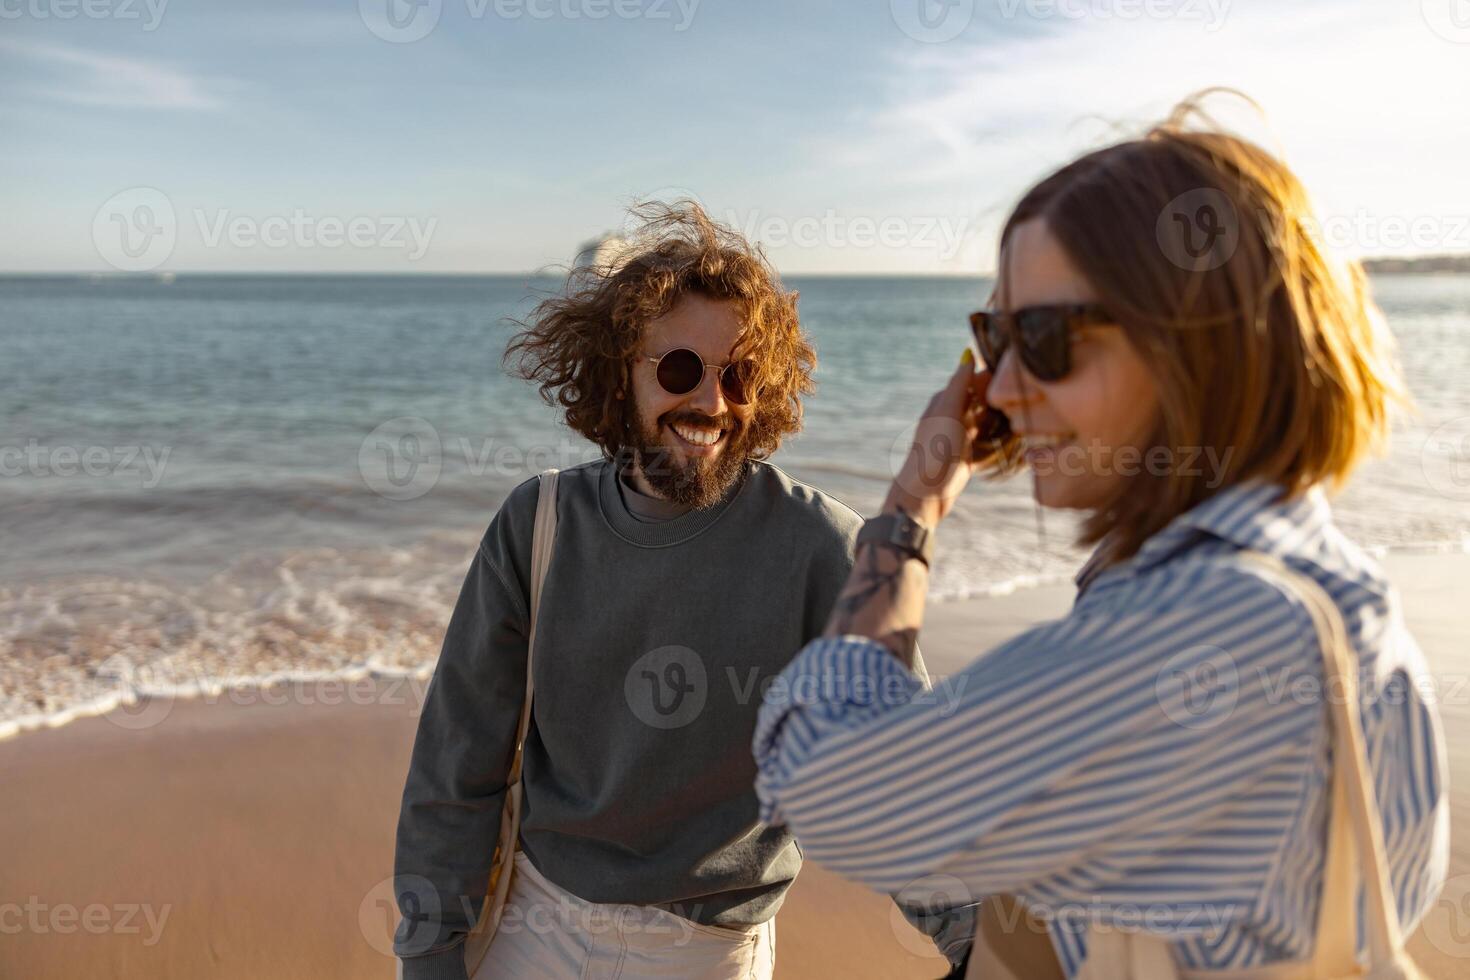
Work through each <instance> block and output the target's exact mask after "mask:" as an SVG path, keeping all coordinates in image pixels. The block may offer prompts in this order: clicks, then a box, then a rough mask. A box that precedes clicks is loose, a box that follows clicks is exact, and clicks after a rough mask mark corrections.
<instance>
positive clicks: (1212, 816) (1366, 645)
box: [754, 483, 1449, 976]
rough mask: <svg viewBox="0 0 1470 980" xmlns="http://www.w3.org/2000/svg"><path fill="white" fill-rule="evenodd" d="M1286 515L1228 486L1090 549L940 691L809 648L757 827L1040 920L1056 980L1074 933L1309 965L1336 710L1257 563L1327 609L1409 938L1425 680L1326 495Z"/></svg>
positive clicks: (1422, 791) (1423, 803)
mask: <svg viewBox="0 0 1470 980" xmlns="http://www.w3.org/2000/svg"><path fill="white" fill-rule="evenodd" d="M1279 495H1280V494H1279V488H1277V487H1275V486H1270V485H1265V484H1260V483H1255V484H1246V485H1242V486H1238V487H1234V488H1229V489H1227V490H1225V491H1222V492H1220V493H1219V494H1217V495H1216V496H1214V497H1212V498H1210V499H1209V500H1207V501H1206V502H1204V503H1203V504H1200V505H1199V506H1197V507H1195V508H1194V509H1192V510H1190V511H1189V512H1187V513H1185V514H1182V515H1180V516H1179V517H1178V518H1176V519H1175V520H1174V521H1173V522H1172V523H1170V524H1169V525H1168V526H1167V527H1166V528H1164V529H1163V530H1161V531H1160V532H1158V533H1157V534H1155V535H1153V536H1152V537H1151V538H1149V539H1148V541H1146V542H1145V543H1144V545H1143V547H1142V548H1141V549H1140V550H1139V552H1138V553H1137V554H1136V555H1134V556H1133V557H1131V558H1129V559H1128V560H1126V561H1124V562H1121V563H1119V564H1117V565H1114V566H1112V567H1109V568H1101V569H1100V568H1099V563H1098V562H1097V560H1096V556H1094V559H1093V560H1092V561H1089V562H1088V564H1087V565H1086V566H1084V568H1083V570H1082V572H1081V573H1080V574H1079V575H1078V577H1077V583H1078V586H1079V593H1078V596H1077V599H1076V601H1075V603H1074V605H1073V607H1072V610H1071V612H1070V613H1069V614H1068V615H1067V616H1066V617H1065V618H1063V619H1060V620H1057V621H1055V622H1050V623H1045V624H1042V625H1040V626H1037V627H1035V628H1034V629H1031V630H1029V631H1027V632H1026V633H1024V634H1022V635H1020V636H1018V637H1016V638H1015V639H1013V640H1011V641H1010V642H1008V643H1005V644H1003V645H1001V646H999V647H997V648H995V649H993V650H991V651H989V652H987V653H985V654H984V655H983V656H981V657H980V658H979V659H978V660H976V661H975V662H974V663H973V664H971V665H970V666H969V667H968V668H966V669H965V670H964V671H961V672H960V673H958V674H955V675H952V676H951V677H949V678H943V679H939V682H938V683H937V684H936V686H935V687H934V688H933V689H929V690H925V689H924V688H923V687H922V685H921V684H920V682H919V680H918V678H917V677H916V676H915V675H913V674H912V673H911V672H910V671H909V670H908V669H906V668H905V667H904V666H903V665H902V664H901V663H900V662H899V661H898V660H897V659H896V658H894V657H893V656H892V655H891V654H890V653H888V652H887V651H886V650H885V649H883V648H882V647H881V646H879V645H878V644H876V643H873V642H872V641H871V640H868V639H866V638H863V637H859V636H843V637H835V638H826V639H819V640H815V641H813V642H812V643H810V644H808V645H807V646H806V647H805V648H804V649H803V650H802V651H801V653H800V654H799V655H798V656H797V657H796V659H795V660H793V661H792V663H791V664H790V665H789V666H788V667H787V668H786V670H785V671H784V672H783V673H782V674H781V675H780V677H778V678H777V680H776V682H775V683H773V684H772V685H771V686H770V688H769V689H768V690H767V693H766V697H765V702H764V703H763V705H762V707H761V711H760V715H759V720H758V722H757V726H756V733H755V742H754V749H755V755H756V762H757V765H758V766H759V775H758V778H757V782H756V792H757V795H758V796H759V798H760V802H761V819H762V820H763V821H764V822H766V823H771V824H780V823H785V824H788V825H789V826H790V828H791V829H792V831H793V832H794V833H795V834H796V837H797V839H798V840H799V841H800V842H801V845H802V848H803V850H804V852H805V855H806V857H808V858H811V859H813V860H816V861H818V862H820V863H822V864H824V865H826V866H828V867H830V868H832V869H834V870H836V871H839V872H841V873H842V874H844V875H847V876H849V877H851V878H854V879H856V880H858V881H861V882H863V883H865V884H867V885H869V886H871V887H872V888H874V889H877V890H880V891H885V892H891V893H894V895H895V897H896V898H897V899H899V900H900V901H902V902H904V903H905V904H915V905H925V904H928V905H931V906H937V905H956V904H968V903H970V902H974V901H979V900H981V899H983V897H984V896H986V895H989V894H999V893H1007V892H1008V893H1012V894H1015V895H1017V896H1018V897H1020V898H1021V899H1022V900H1023V901H1025V902H1026V903H1027V904H1028V905H1029V906H1031V907H1032V908H1033V909H1036V910H1037V911H1039V912H1040V913H1041V914H1043V915H1044V916H1052V917H1054V918H1053V924H1052V930H1051V932H1052V937H1053V943H1054V944H1055V946H1056V949H1057V954H1058V957H1059V958H1060V960H1061V963H1062V965H1063V967H1064V969H1065V970H1066V971H1067V974H1068V976H1074V975H1075V974H1076V972H1077V970H1078V968H1079V967H1080V965H1081V963H1082V961H1083V960H1084V959H1085V957H1086V949H1085V948H1084V946H1085V943H1084V931H1085V927H1086V924H1087V922H1089V921H1097V922H1100V923H1106V924H1116V925H1134V926H1137V925H1146V926H1147V928H1149V929H1150V930H1151V931H1155V932H1158V933H1160V934H1163V935H1167V936H1169V937H1170V939H1171V942H1172V944H1173V946H1174V948H1175V953H1176V957H1177V959H1178V961H1179V963H1180V964H1181V965H1182V966H1184V967H1186V968H1193V969H1212V968H1214V969H1238V968H1243V967H1252V966H1259V965H1262V964H1265V963H1270V962H1275V961H1279V960H1283V959H1293V958H1299V957H1302V956H1305V955H1307V954H1308V953H1309V952H1310V947H1311V943H1312V936H1313V926H1314V924H1315V920H1316V909H1317V903H1318V898H1319V892H1320V890H1321V877H1322V864H1323V857H1324V853H1325V837H1326V818H1327V803H1328V796H1327V794H1326V792H1325V790H1326V787H1327V776H1328V773H1329V766H1328V762H1329V758H1328V734H1329V733H1328V724H1327V711H1326V702H1325V700H1324V696H1325V697H1332V696H1334V694H1335V692H1333V691H1331V690H1328V691H1324V690H1323V681H1322V666H1321V655H1320V652H1319V649H1318V642H1317V638H1316V633H1315V632H1314V630H1313V627H1312V623H1311V620H1310V619H1309V618H1308V616H1307V613H1306V611H1305V608H1304V607H1303V606H1302V604H1301V602H1300V601H1299V600H1298V599H1297V598H1296V597H1295V596H1294V595H1291V594H1288V593H1286V592H1283V591H1282V590H1281V588H1280V587H1279V586H1277V585H1275V584H1273V583H1272V582H1270V581H1268V580H1267V579H1265V578H1264V577H1262V576H1261V574H1260V573H1259V572H1258V571H1257V570H1256V569H1255V568H1254V567H1253V566H1250V565H1248V564H1246V563H1243V562H1241V561H1240V560H1239V559H1238V558H1237V557H1235V556H1236V555H1237V553H1238V551H1239V550H1240V549H1253V550H1257V551H1263V552H1267V553H1269V554H1272V555H1275V556H1277V557H1279V558H1281V559H1283V560H1284V561H1285V562H1286V563H1287V564H1288V565H1290V566H1292V567H1294V568H1295V569H1297V570H1298V571H1302V572H1305V573H1307V574H1309V575H1311V576H1312V577H1313V578H1314V579H1315V580H1316V581H1317V582H1318V583H1319V584H1321V585H1322V586H1323V587H1324V588H1325V589H1326V590H1327V592H1328V594H1329V595H1330V596H1331V597H1332V599H1333V601H1334V602H1335V603H1336V604H1337V606H1338V608H1339V609H1340V610H1341V612H1342V615H1343V617H1344V620H1345V622H1346V625H1347V629H1348V634H1349V636H1350V638H1351V640H1352V645H1353V647H1354V649H1355V650H1356V652H1357V654H1358V658H1359V664H1360V677H1361V699H1362V705H1361V707H1362V718H1363V726H1364V731H1365V733H1366V736H1367V741H1368V753H1369V760H1370V764H1371V767H1372V770H1373V772H1374V775H1375V777H1376V781H1377V786H1376V790H1377V800H1378V806H1379V809H1380V811H1381V812H1382V816H1383V826H1384V832H1385V838H1386V842H1387V849H1388V858H1389V864H1390V866H1391V867H1390V870H1391V877H1392V880H1393V887H1394V894H1395V895H1396V897H1397V902H1398V908H1399V913H1400V916H1401V918H1402V921H1403V924H1404V929H1405V932H1406V934H1407V932H1408V931H1409V930H1410V929H1412V928H1413V925H1414V924H1415V923H1416V922H1417V921H1418V920H1419V919H1420V918H1421V917H1422V916H1423V914H1424V913H1425V912H1426V911H1427V910H1428V908H1429V906H1430V905H1431V904H1432V903H1433V901H1434V898H1435V896H1436V894H1437V893H1438V890H1439V888H1440V885H1441V884H1442V882H1443V881H1444V877H1445V874H1446V870H1447V865H1448V860H1449V807H1448V801H1447V794H1446V788H1445V761H1444V760H1445V754H1444V747H1443V743H1444V739H1443V734H1442V732H1441V729H1440V724H1439V720H1438V716H1437V714H1436V710H1435V708H1434V707H1433V704H1434V696H1433V689H1432V678H1431V677H1430V676H1429V673H1428V670H1427V668H1426V667H1425V664H1424V660H1423V655H1422V654H1421V653H1420V651H1419V649H1418V647H1417V645H1416V644H1415V642H1414V640H1413V638H1412V637H1410V636H1409V634H1408V632H1407V630H1406V629H1405V627H1404V623H1403V620H1402V616H1401V613H1400V609H1399V602H1398V597H1397V595H1396V594H1395V593H1394V591H1393V590H1392V589H1391V588H1390V587H1389V585H1388V583H1387V581H1386V580H1385V579H1384V577H1383V574H1382V572H1381V571H1380V570H1379V568H1378V567H1377V565H1376V563H1374V562H1373V561H1372V560H1371V559H1370V558H1369V557H1368V556H1366V555H1365V554H1364V553H1363V552H1362V551H1361V550H1360V549H1359V548H1358V547H1357V546H1355V545H1354V544H1353V543H1352V542H1350V541H1349V540H1347V539H1346V538H1345V537H1344V536H1343V535H1342V534H1341V532H1340V531H1339V530H1338V529H1337V528H1336V526H1335V525H1334V524H1333V523H1332V519H1331V512H1330V509H1329V507H1328V505H1327V502H1326V498H1325V496H1324V495H1323V494H1322V492H1321V491H1320V489H1315V488H1314V489H1313V490H1312V491H1310V492H1309V493H1307V494H1305V495H1303V496H1300V497H1298V498H1297V499H1295V500H1291V501H1278V500H1277V499H1275V498H1277V497H1278V496H1279Z"/></svg>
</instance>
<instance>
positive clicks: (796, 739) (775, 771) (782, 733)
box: [752, 635, 925, 825]
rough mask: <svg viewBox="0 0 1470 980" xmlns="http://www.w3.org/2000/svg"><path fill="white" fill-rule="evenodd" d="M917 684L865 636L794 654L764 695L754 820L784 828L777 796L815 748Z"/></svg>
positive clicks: (827, 640) (756, 746) (889, 706)
mask: <svg viewBox="0 0 1470 980" xmlns="http://www.w3.org/2000/svg"><path fill="white" fill-rule="evenodd" d="M924 687H925V680H924V678H923V676H921V675H919V674H916V673H915V672H914V671H912V670H910V669H909V668H908V667H906V666H904V665H903V663H902V662H900V661H899V659H898V658H897V657H895V656H894V655H893V654H892V653H890V652H889V651H888V650H887V649H886V648H885V647H883V646H882V645H881V644H879V643H876V642H874V641H873V640H870V639H868V638H867V637H865V636H853V635H847V636H829V637H822V638H820V639H816V640H813V641H812V642H810V643H808V644H807V645H806V646H805V647H803V648H802V650H801V652H800V653H798V654H797V655H796V657H795V659H793V660H792V661H791V663H789V664H787V666H786V669H785V670H783V671H781V673H780V674H779V675H777V677H776V679H775V680H774V681H773V682H772V683H771V685H770V687H768V688H767V689H766V693H765V697H764V699H763V701H762V703H761V708H760V712H759V714H758V715H757V716H756V724H755V738H754V740H753V742H752V749H753V751H754V753H755V762H756V769H757V774H756V781H755V790H756V796H757V798H758V799H759V801H760V820H761V822H762V823H766V824H772V825H774V824H781V823H785V822H786V821H785V818H784V817H783V816H782V814H781V806H780V803H781V796H782V793H783V791H784V790H785V788H786V786H787V783H788V782H789V780H790V777H791V774H792V773H793V772H795V771H796V770H797V769H798V768H799V767H800V766H801V765H802V764H803V763H805V762H806V761H807V760H808V759H810V758H811V756H812V754H813V752H814V750H815V749H816V746H817V745H818V744H820V743H825V742H827V741H828V740H829V739H832V738H834V737H837V736H839V735H842V734H843V733H845V732H851V731H853V730H855V729H857V728H860V727H862V726H863V725H864V724H865V723H867V722H868V721H870V720H872V719H873V718H876V717H878V716H879V715H882V714H885V713H887V712H889V711H892V710H893V709H895V708H899V707H902V706H903V705H906V704H908V703H909V701H910V699H912V698H913V696H914V695H915V694H916V693H918V692H919V691H921V690H923V689H924Z"/></svg>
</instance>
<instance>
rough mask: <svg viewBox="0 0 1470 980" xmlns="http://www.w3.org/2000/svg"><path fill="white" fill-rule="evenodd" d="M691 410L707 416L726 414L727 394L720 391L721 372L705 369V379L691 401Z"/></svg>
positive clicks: (701, 380) (702, 379)
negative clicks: (693, 409)
mask: <svg viewBox="0 0 1470 980" xmlns="http://www.w3.org/2000/svg"><path fill="white" fill-rule="evenodd" d="M689 405H690V407H691V408H695V409H697V410H699V411H701V412H703V413H704V414H706V415H723V414H725V393H724V392H723V391H722V390H721V389H720V372H719V370H718V369H716V368H705V371H704V377H703V378H701V379H700V381H699V387H698V388H695V389H694V395H693V397H691V398H690V400H689Z"/></svg>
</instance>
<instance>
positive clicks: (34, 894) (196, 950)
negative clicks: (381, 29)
mask: <svg viewBox="0 0 1470 980" xmlns="http://www.w3.org/2000/svg"><path fill="white" fill-rule="evenodd" d="M1386 564H1387V566H1388V569H1389V571H1390V574H1391V576H1392V577H1393V580H1394V582H1395V583H1396V584H1397V585H1398V587H1399V589H1400V591H1401V593H1402V595H1403V601H1404V608H1405V612H1406V615H1407V616H1408V619H1409V622H1410V625H1411V627H1412V629H1413V632H1414V634H1415V636H1416V637H1417V638H1418V640H1419V643H1420V645H1421V646H1422V647H1423V648H1424V650H1425V652H1426V654H1427V655H1428V657H1429V662H1430V665H1431V667H1432V668H1433V670H1434V673H1435V676H1436V678H1437V679H1438V680H1439V682H1440V685H1439V694H1440V699H1441V711H1442V715H1443V718H1444V722H1445V728H1446V733H1447V741H1448V745H1449V752H1450V780H1451V789H1452V793H1453V800H1454V803H1453V806H1452V811H1453V823H1454V838H1453V839H1454V859H1453V867H1452V869H1451V873H1450V874H1451V877H1450V881H1449V884H1448V885H1447V887H1446V890H1445V892H1444V894H1443V896H1442V898H1441V900H1440V902H1439V903H1438V904H1437V906H1436V908H1435V910H1434V911H1433V913H1432V914H1431V916H1430V918H1429V919H1428V920H1426V922H1425V923H1424V924H1423V926H1422V927H1421V928H1420V929H1419V930H1418V932H1417V933H1416V935H1415V936H1414V938H1413V940H1412V943H1411V949H1412V950H1413V952H1414V954H1415V956H1416V958H1417V960H1418V961H1419V963H1420V964H1421V965H1422V966H1424V967H1425V968H1426V970H1427V972H1428V973H1429V975H1430V976H1433V977H1442V978H1449V977H1459V976H1464V975H1466V974H1467V973H1470V900H1467V896H1470V823H1467V821H1470V799H1467V795H1466V794H1467V790H1470V696H1467V679H1470V645H1467V644H1466V642H1465V639H1466V628H1465V615H1466V612H1465V611H1466V610H1467V609H1470V555H1464V554H1412V553H1403V554H1395V555H1393V556H1391V557H1390V558H1389V559H1388V560H1387V562H1386ZM1070 598H1071V588H1070V587H1069V586H1067V587H1064V586H1050V587H1044V588H1039V589H1034V590H1027V591H1021V592H1017V593H1015V594H1013V595H1010V596H1006V597H1003V598H998V599H982V600H972V601H967V602H955V603H942V604H936V605H932V606H931V607H930V610H929V614H928V623H927V625H926V627H925V629H924V632H923V635H922V637H921V641H920V642H921V645H922V648H923V650H924V653H925V656H926V658H927V660H928V663H929V666H930V669H931V671H932V672H934V673H935V674H943V673H947V672H950V671H953V670H954V669H956V668H957V667H959V666H962V665H963V664H964V663H965V662H967V661H968V660H970V659H972V658H973V657H974V656H975V655H976V654H977V653H978V652H980V651H982V650H984V649H985V648H986V647H988V646H989V645H991V644H993V643H995V642H997V641H999V640H1002V639H1004V638H1006V637H1008V636H1010V635H1013V634H1014V633H1015V632H1016V631H1017V630H1019V629H1021V628H1023V627H1024V626H1026V625H1027V624H1030V623H1033V622H1036V621H1039V620H1042V619H1046V618H1050V617H1052V616H1055V615H1057V614H1059V613H1061V612H1062V611H1064V610H1065V609H1066V607H1067V605H1068V604H1069V602H1070ZM422 687H423V685H422V683H409V682H407V681H404V682H385V681H375V682H365V681H364V682H338V683H333V684H326V683H316V684H311V685H300V686H297V687H295V688H286V687H277V688H271V689H265V690H259V689H256V690H249V691H240V692H235V693H234V694H233V695H230V694H227V695H222V696H220V697H219V698H217V699H213V701H212V703H211V700H208V699H202V700H180V701H177V702H173V703H158V704H152V705H147V706H142V709H141V710H139V709H136V708H135V709H133V710H132V711H131V713H130V714H128V715H127V716H119V717H117V718H107V717H102V718H88V719H83V720H81V721H77V722H74V723H72V724H69V725H67V726H65V727H62V728H59V729H55V730H49V731H36V732H27V733H23V734H21V735H19V736H17V737H15V738H11V739H9V740H6V741H4V742H0V781H3V785H4V786H5V789H6V798H7V805H6V806H5V807H3V808H0V837H3V839H4V841H5V859H4V860H3V862H0V931H3V932H4V934H5V935H4V938H3V939H0V977H4V978H12V977H14V978H27V980H29V978H39V977H48V978H49V977H115V978H123V980H131V978H144V977H146V978H150V980H167V978H181V980H182V978H189V980H193V978H202V977H211V978H242V980H243V978H259V977H272V978H276V980H293V978H303V980H305V978H311V980H324V978H338V977H341V978H347V977H383V978H388V977H392V976H393V974H394V961H393V958H392V955H391V951H390V943H389V936H390V935H391V931H392V927H393V911H392V909H393V906H392V898H391V891H390V876H391V871H392V859H393V853H392V852H393V830H394V824H395V821H396V817H397V811H398V800H399V794H400V792H401V789H402V783H403V775H404V770H405V767H406V765H407V761H408V754H409V749H410V747H411V744H412V739H413V734H414V728H415V723H416V714H417V712H416V707H417V704H418V703H419V700H420V698H421V694H422ZM142 720H146V721H147V722H149V723H147V724H143V725H141V726H140V725H139V724H138V722H139V721H142ZM777 937H778V943H777V971H776V972H777V976H778V977H783V978H802V977H829V976H843V977H916V978H917V977H937V976H940V975H942V974H943V972H944V965H943V962H942V960H941V959H940V958H938V957H937V956H935V955H934V954H933V953H932V951H931V952H929V953H927V954H926V952H925V950H926V947H927V941H926V940H924V939H923V938H922V937H920V936H918V934H917V933H915V932H914V931H913V930H911V929H909V928H908V927H907V926H906V925H905V924H904V923H902V921H901V920H897V919H896V915H895V913H894V912H893V910H892V907H891V905H890V903H889V902H888V900H887V899H886V898H883V897H880V896H876V895H873V894H870V893H867V892H866V891H864V890H863V889H861V888H858V887H857V886H854V885H852V884H850V883H848V882H845V881H844V880H842V879H840V878H838V877H836V876H834V875H831V874H829V873H826V872H824V871H823V870H822V869H821V868H819V867H817V866H815V865H810V864H809V865H807V867H806V868H805V869H804V870H803V872H802V875H801V877H800V878H799V879H798V881H797V884H796V885H795V887H794V888H793V890H792V892H791V893H790V896H789V897H788V899H787V902H786V905H785V907H784V908H783V909H782V911H781V913H780V915H779V917H778V920H777Z"/></svg>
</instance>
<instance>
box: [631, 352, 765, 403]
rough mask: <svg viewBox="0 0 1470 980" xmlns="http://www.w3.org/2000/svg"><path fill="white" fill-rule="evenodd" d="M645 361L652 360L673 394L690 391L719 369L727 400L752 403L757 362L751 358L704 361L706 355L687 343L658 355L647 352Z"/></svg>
mask: <svg viewBox="0 0 1470 980" xmlns="http://www.w3.org/2000/svg"><path fill="white" fill-rule="evenodd" d="M639 360H641V361H652V362H653V363H654V364H655V365H657V366H656V367H655V368H654V376H655V377H656V378H658V383H659V386H660V387H662V388H663V390H664V391H667V392H668V393H669V394H671V395H687V394H689V393H690V392H691V391H693V390H694V389H695V388H698V387H699V383H700V382H701V381H703V380H704V372H706V371H710V370H713V371H715V372H716V373H717V375H718V377H719V382H720V390H721V391H722V392H724V394H725V400H726V401H728V402H730V403H731V404H734V405H748V404H750V398H751V394H752V392H751V388H752V386H753V382H754V381H755V362H754V361H752V360H749V359H745V360H740V361H731V362H730V363H729V364H726V365H724V366H720V365H716V364H706V363H704V358H702V357H700V356H699V354H698V353H697V352H695V351H692V350H690V349H689V348H687V347H675V348H674V349H673V350H671V351H665V352H664V353H663V354H660V355H659V356H658V357H653V356H651V355H648V354H645V355H643V356H642V357H640V358H639Z"/></svg>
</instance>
